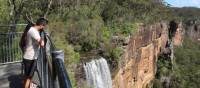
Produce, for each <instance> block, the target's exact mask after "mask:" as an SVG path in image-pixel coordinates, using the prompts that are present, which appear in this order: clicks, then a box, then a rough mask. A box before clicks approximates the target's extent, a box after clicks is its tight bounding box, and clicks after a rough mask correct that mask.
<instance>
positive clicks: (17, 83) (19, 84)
mask: <svg viewBox="0 0 200 88" xmlns="http://www.w3.org/2000/svg"><path fill="white" fill-rule="evenodd" d="M8 81H9V88H23V77H22V75H11V76H9V77H8Z"/></svg>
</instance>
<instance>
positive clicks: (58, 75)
mask: <svg viewBox="0 0 200 88" xmlns="http://www.w3.org/2000/svg"><path fill="white" fill-rule="evenodd" d="M43 34H44V35H45V36H44V37H45V38H46V39H45V40H48V41H49V42H50V46H51V47H50V48H51V49H50V52H51V58H52V63H51V64H49V63H48V62H49V61H47V60H48V59H47V57H45V55H43V59H44V60H42V61H43V63H42V65H41V66H42V67H43V68H42V69H41V71H43V73H41V74H42V76H41V77H42V81H43V83H42V87H44V88H52V87H50V86H49V84H48V80H50V81H51V82H53V85H51V86H53V88H72V85H71V82H70V79H69V76H68V73H67V70H66V68H65V65H64V52H63V51H62V50H57V49H56V46H55V45H54V44H53V42H52V40H51V38H50V36H48V35H46V34H45V33H43ZM43 52H45V50H43ZM46 53H47V52H45V53H43V54H46ZM45 59H46V60H45ZM47 65H52V68H51V70H52V72H50V71H48V70H49V68H48V67H51V66H47ZM48 72H50V74H52V76H53V77H52V78H45V77H49V76H47V75H49V74H48ZM51 79H52V80H51Z"/></svg>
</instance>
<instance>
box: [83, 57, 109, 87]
mask: <svg viewBox="0 0 200 88" xmlns="http://www.w3.org/2000/svg"><path fill="white" fill-rule="evenodd" d="M84 70H85V74H86V79H87V82H88V84H89V85H90V86H92V87H93V88H112V80H111V75H110V70H109V67H108V64H107V62H106V60H105V59H104V58H100V59H99V60H92V61H91V62H89V63H86V64H85V65H84Z"/></svg>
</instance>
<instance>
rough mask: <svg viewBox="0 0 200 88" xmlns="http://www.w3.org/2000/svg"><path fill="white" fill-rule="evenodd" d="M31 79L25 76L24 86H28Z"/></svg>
mask: <svg viewBox="0 0 200 88" xmlns="http://www.w3.org/2000/svg"><path fill="white" fill-rule="evenodd" d="M30 83H31V79H30V78H27V79H26V80H25V83H24V88H30Z"/></svg>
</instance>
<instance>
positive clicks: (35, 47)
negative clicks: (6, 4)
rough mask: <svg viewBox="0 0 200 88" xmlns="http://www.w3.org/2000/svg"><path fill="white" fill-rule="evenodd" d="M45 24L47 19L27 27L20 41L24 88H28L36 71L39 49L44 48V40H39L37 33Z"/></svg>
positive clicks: (39, 20) (41, 19)
mask: <svg viewBox="0 0 200 88" xmlns="http://www.w3.org/2000/svg"><path fill="white" fill-rule="evenodd" d="M47 23H48V20H47V19H45V18H40V19H38V20H37V21H36V24H34V25H27V26H26V28H25V30H24V33H23V35H22V38H21V40H20V47H21V49H22V52H23V64H24V72H25V74H24V77H25V79H24V88H30V83H31V78H32V77H33V73H34V70H35V69H36V65H34V64H35V63H36V59H37V57H38V51H39V47H44V40H43V39H42V38H41V36H40V34H39V31H42V30H43V29H44V27H45V26H46V25H47Z"/></svg>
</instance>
